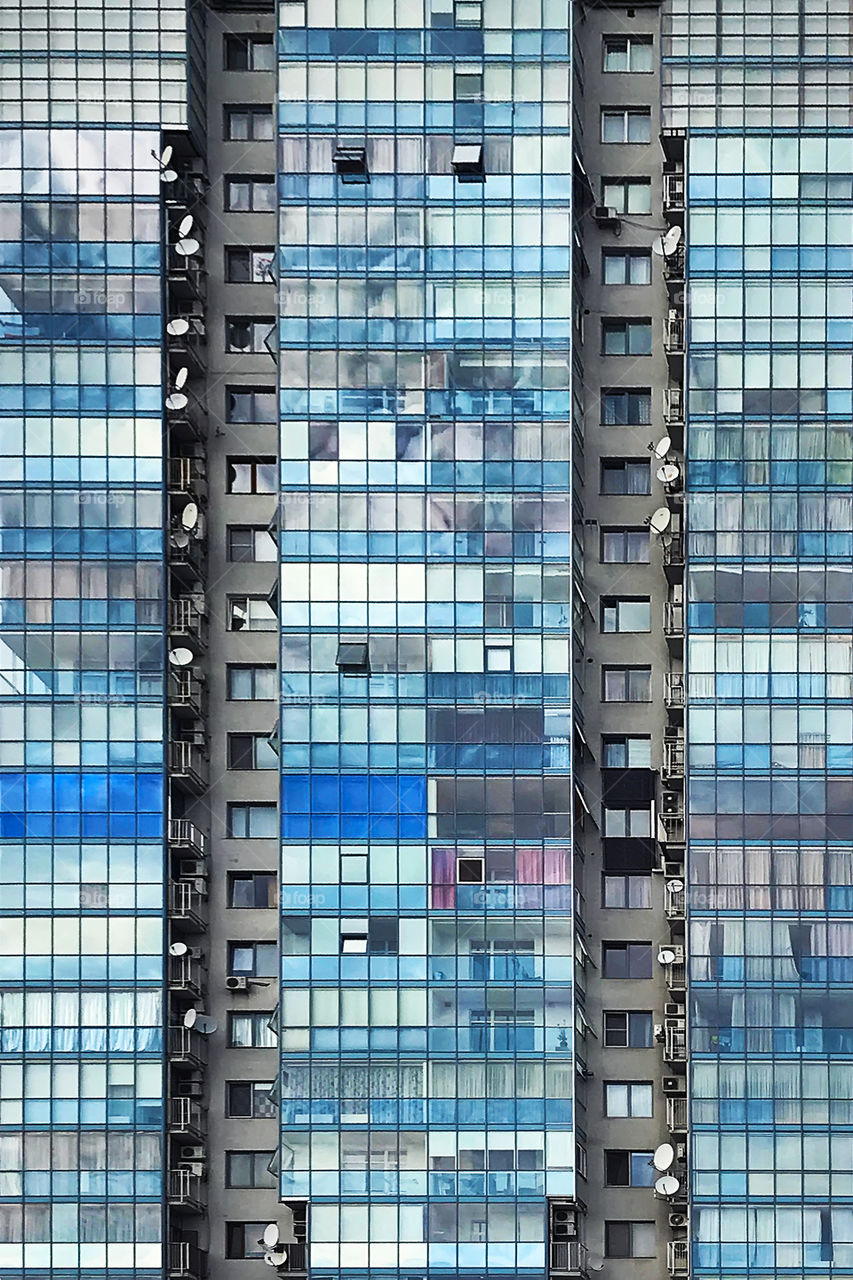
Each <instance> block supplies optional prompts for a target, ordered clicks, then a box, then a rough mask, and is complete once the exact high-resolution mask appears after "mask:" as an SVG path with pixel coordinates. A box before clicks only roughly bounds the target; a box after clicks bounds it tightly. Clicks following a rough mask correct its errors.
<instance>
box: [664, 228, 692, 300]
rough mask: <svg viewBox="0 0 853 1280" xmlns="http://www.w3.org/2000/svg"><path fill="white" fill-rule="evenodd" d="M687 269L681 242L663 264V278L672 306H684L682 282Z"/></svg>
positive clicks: (684, 251) (684, 249) (684, 250)
mask: <svg viewBox="0 0 853 1280" xmlns="http://www.w3.org/2000/svg"><path fill="white" fill-rule="evenodd" d="M686 269H687V250H686V248H685V245H684V241H683V240H682V242H681V244H679V246H678V248H677V249H676V250H675V252H674V253H670V254H669V255H668V256H667V257H666V258H664V262H663V278H664V280H665V281H666V287H667V289H668V290H669V296H670V299H671V301H672V302H673V303H674V304H678V305H679V306H682V307H683V305H684V281H685V273H686Z"/></svg>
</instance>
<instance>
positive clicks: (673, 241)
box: [661, 227, 682, 258]
mask: <svg viewBox="0 0 853 1280" xmlns="http://www.w3.org/2000/svg"><path fill="white" fill-rule="evenodd" d="M681 235H682V231H681V227H670V229H669V231H667V233H666V235H665V236H664V237H663V239H662V240H661V245H662V247H663V252H664V256H665V257H667V258H671V257H672V255H673V254H674V253H675V251H676V249H677V248H678V246H679V245H680V244H681Z"/></svg>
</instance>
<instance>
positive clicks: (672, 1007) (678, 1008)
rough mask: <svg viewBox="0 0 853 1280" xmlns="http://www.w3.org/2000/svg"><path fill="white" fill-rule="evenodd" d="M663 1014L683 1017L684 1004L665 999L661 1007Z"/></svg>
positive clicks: (670, 1016) (671, 1016) (668, 1016)
mask: <svg viewBox="0 0 853 1280" xmlns="http://www.w3.org/2000/svg"><path fill="white" fill-rule="evenodd" d="M663 1016H664V1017H665V1018H683V1017H684V1005H683V1004H678V1003H677V1002H676V1001H674V1000H670V1001H667V1003H666V1004H665V1005H664V1007H663Z"/></svg>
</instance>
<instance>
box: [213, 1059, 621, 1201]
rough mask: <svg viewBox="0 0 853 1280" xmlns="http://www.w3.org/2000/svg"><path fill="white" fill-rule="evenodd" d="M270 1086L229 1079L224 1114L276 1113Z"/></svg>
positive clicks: (264, 1116) (259, 1117) (247, 1117)
mask: <svg viewBox="0 0 853 1280" xmlns="http://www.w3.org/2000/svg"><path fill="white" fill-rule="evenodd" d="M272 1087H273V1082H272V1081H271V1080H263V1081H261V1080H229V1081H228V1083H227V1084H226V1086H225V1114H226V1115H227V1116H231V1117H234V1118H235V1119H242V1120H266V1119H268V1118H272V1117H274V1116H276V1115H278V1109H277V1107H276V1105H275V1103H274V1102H273V1100H272V1098H271V1097H270V1096H269V1094H270V1090H271V1089H272ZM620 1185H621V1184H620Z"/></svg>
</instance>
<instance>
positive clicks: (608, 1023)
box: [604, 1010, 654, 1049]
mask: <svg viewBox="0 0 853 1280" xmlns="http://www.w3.org/2000/svg"><path fill="white" fill-rule="evenodd" d="M653 1036H654V1026H653V1023H652V1015H651V1013H634V1012H630V1011H623V1010H615V1011H613V1012H609V1013H605V1015H604V1044H605V1046H606V1047H607V1048H610V1049H651V1047H652V1044H653V1042H654V1041H653Z"/></svg>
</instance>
